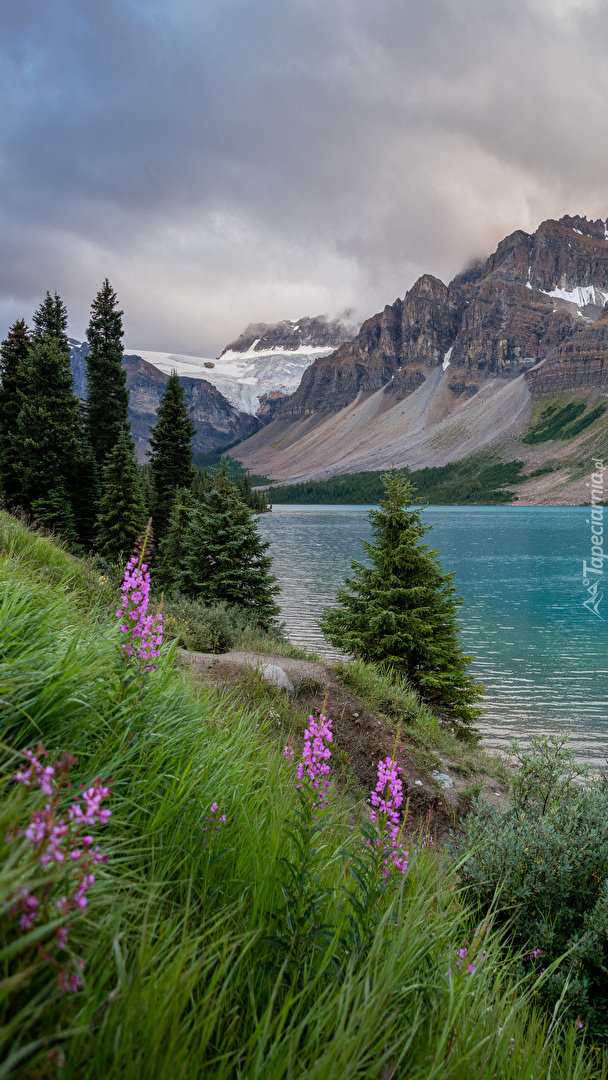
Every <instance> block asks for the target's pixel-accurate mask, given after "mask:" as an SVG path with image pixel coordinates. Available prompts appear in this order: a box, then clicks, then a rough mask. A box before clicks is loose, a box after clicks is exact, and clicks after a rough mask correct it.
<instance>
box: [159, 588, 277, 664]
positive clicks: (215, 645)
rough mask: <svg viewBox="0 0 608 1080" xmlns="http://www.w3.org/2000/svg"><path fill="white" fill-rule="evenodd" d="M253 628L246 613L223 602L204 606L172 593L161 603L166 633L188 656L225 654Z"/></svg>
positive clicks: (201, 602)
mask: <svg viewBox="0 0 608 1080" xmlns="http://www.w3.org/2000/svg"><path fill="white" fill-rule="evenodd" d="M255 626H256V621H255V618H254V617H253V615H252V614H251V613H250V612H248V611H247V610H246V609H245V608H242V607H239V606H238V605H236V604H227V603H226V602H225V601H224V600H218V601H217V603H215V604H204V603H203V601H202V600H189V599H188V598H187V597H185V596H181V595H180V594H179V593H172V594H171V596H170V597H169V599H168V600H166V602H165V629H166V633H167V634H168V636H169V637H172V638H176V639H177V641H178V644H179V645H181V646H183V648H185V649H190V650H191V651H192V652H219V653H222V652H229V651H230V649H233V648H235V646H236V645H237V643H238V642H239V639H240V638H241V637H242V635H243V634H245V633H246V632H247V631H251V630H253V629H254V628H255Z"/></svg>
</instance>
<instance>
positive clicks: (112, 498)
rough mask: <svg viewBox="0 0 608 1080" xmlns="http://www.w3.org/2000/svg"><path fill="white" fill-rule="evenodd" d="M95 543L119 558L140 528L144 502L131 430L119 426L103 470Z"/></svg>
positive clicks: (111, 558)
mask: <svg viewBox="0 0 608 1080" xmlns="http://www.w3.org/2000/svg"><path fill="white" fill-rule="evenodd" d="M103 478H104V479H103V490H102V495H101V502H100V515H99V531H98V544H99V551H100V552H101V554H102V555H103V556H104V557H105V558H106V559H108V560H109V561H110V562H115V563H118V562H122V561H124V560H125V559H126V557H127V556H128V555H130V553H131V552H132V551H133V548H134V546H135V541H136V540H137V538H138V536H139V535H140V533H141V532H142V531H143V529H144V527H145V524H146V520H147V514H146V506H145V503H144V497H143V492H142V487H141V480H140V475H139V465H138V464H137V458H136V457H135V447H134V445H133V439H132V438H131V434H130V430H129V429H128V428H127V427H126V426H125V427H123V428H122V431H121V432H120V434H119V436H118V439H117V440H116V443H115V445H114V448H113V449H112V450H111V452H110V454H109V455H108V458H107V461H106V465H105V468H104V472H103Z"/></svg>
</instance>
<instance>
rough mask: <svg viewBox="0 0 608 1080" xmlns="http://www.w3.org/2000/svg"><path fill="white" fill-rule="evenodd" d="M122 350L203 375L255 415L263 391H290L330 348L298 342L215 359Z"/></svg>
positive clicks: (188, 373)
mask: <svg viewBox="0 0 608 1080" xmlns="http://www.w3.org/2000/svg"><path fill="white" fill-rule="evenodd" d="M125 352H128V353H135V354H136V355H137V356H141V357H142V359H143V360H147V362H148V363H149V364H152V365H153V366H154V367H155V368H158V370H159V371H162V372H163V373H164V374H165V375H170V374H171V372H172V371H176V372H177V374H178V375H181V376H186V377H188V378H189V379H206V381H207V382H209V383H211V385H212V386H215V387H216V389H217V390H219V391H220V393H221V394H223V395H224V397H225V398H226V399H227V400H228V401H229V402H230V404H231V405H234V406H235V407H236V408H237V409H240V410H241V412H246V413H250V414H251V415H253V416H255V414H256V413H257V412H258V409H259V408H260V399H261V398H262V397H263V396H264V395H265V394H270V393H273V392H278V393H281V394H293V392H294V390H297V388H298V386H299V385H300V383H301V381H302V375H303V374H304V372H305V371H306V368H307V367H310V365H311V364H312V363H313V362H314V361H315V360H316V359H317V357H319V356H327V355H328V354H329V353H330V352H333V349H331V348H327V347H315V346H312V345H301V346H300V347H299V348H297V349H293V350H289V351H287V350H285V349H281V348H280V346H275V347H274V348H272V349H270V350H268V352H264V353H260V352H256V351H255V350H254V349H253V348H249V349H247V351H246V352H235V351H234V350H229V351H227V352H225V353H223V354H222V356H221V357H220V359H219V360H211V359H206V358H205V357H202V356H183V355H181V354H179V353H164V352H151V351H150V350H148V349H135V348H125Z"/></svg>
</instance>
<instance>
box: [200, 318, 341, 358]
mask: <svg viewBox="0 0 608 1080" xmlns="http://www.w3.org/2000/svg"><path fill="white" fill-rule="evenodd" d="M357 329H358V324H354V322H353V318H352V313H351V312H349V311H348V312H345V313H344V315H342V316H339V317H338V318H334V319H332V318H330V317H329V316H328V315H315V316H312V317H311V316H306V317H304V318H302V319H284V320H283V321H282V322H278V323H272V324H270V323H250V324H249V326H248V327H247V328H246V329H245V330H244V331H243V333H242V334H240V335H239V337H238V338H236V339H235V340H234V341H232V342H230V344H229V345H227V346H226V348H225V349H223V351H222V352H221V354H220V356H219V358H218V359H221V358H222V357H223V356H225V355H226V354H228V353H229V354H231V355H232V354H243V353H258V354H260V355H262V354H264V353H272V352H277V351H281V352H295V351H296V350H298V349H302V348H312V349H337V348H338V346H339V345H341V344H342V342H343V341H346V340H347V338H349V337H352V335H353V333H355V332H356V330H357Z"/></svg>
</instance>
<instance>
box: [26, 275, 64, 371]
mask: <svg viewBox="0 0 608 1080" xmlns="http://www.w3.org/2000/svg"><path fill="white" fill-rule="evenodd" d="M32 322H33V324H34V329H33V331H32V341H33V342H37V343H38V344H42V342H43V341H44V338H45V336H46V335H47V334H50V336H51V337H54V338H57V342H58V345H59V349H60V350H61V352H62V353H64V354H65V355H66V356H67V359H68V363H69V360H70V345H69V342H68V335H67V333H66V330H67V326H68V313H67V309H66V306H65V304H64V303H63V300H62V299H61V297H60V296H58V295H57V293H54V295H53V296H51V294H50V292H49V291H48V290H47V294H46V296H45V298H44V300H43V301H42V303H41V304H40V307H39V308H38V309H37V311H35V312H34V317H33V319H32Z"/></svg>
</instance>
